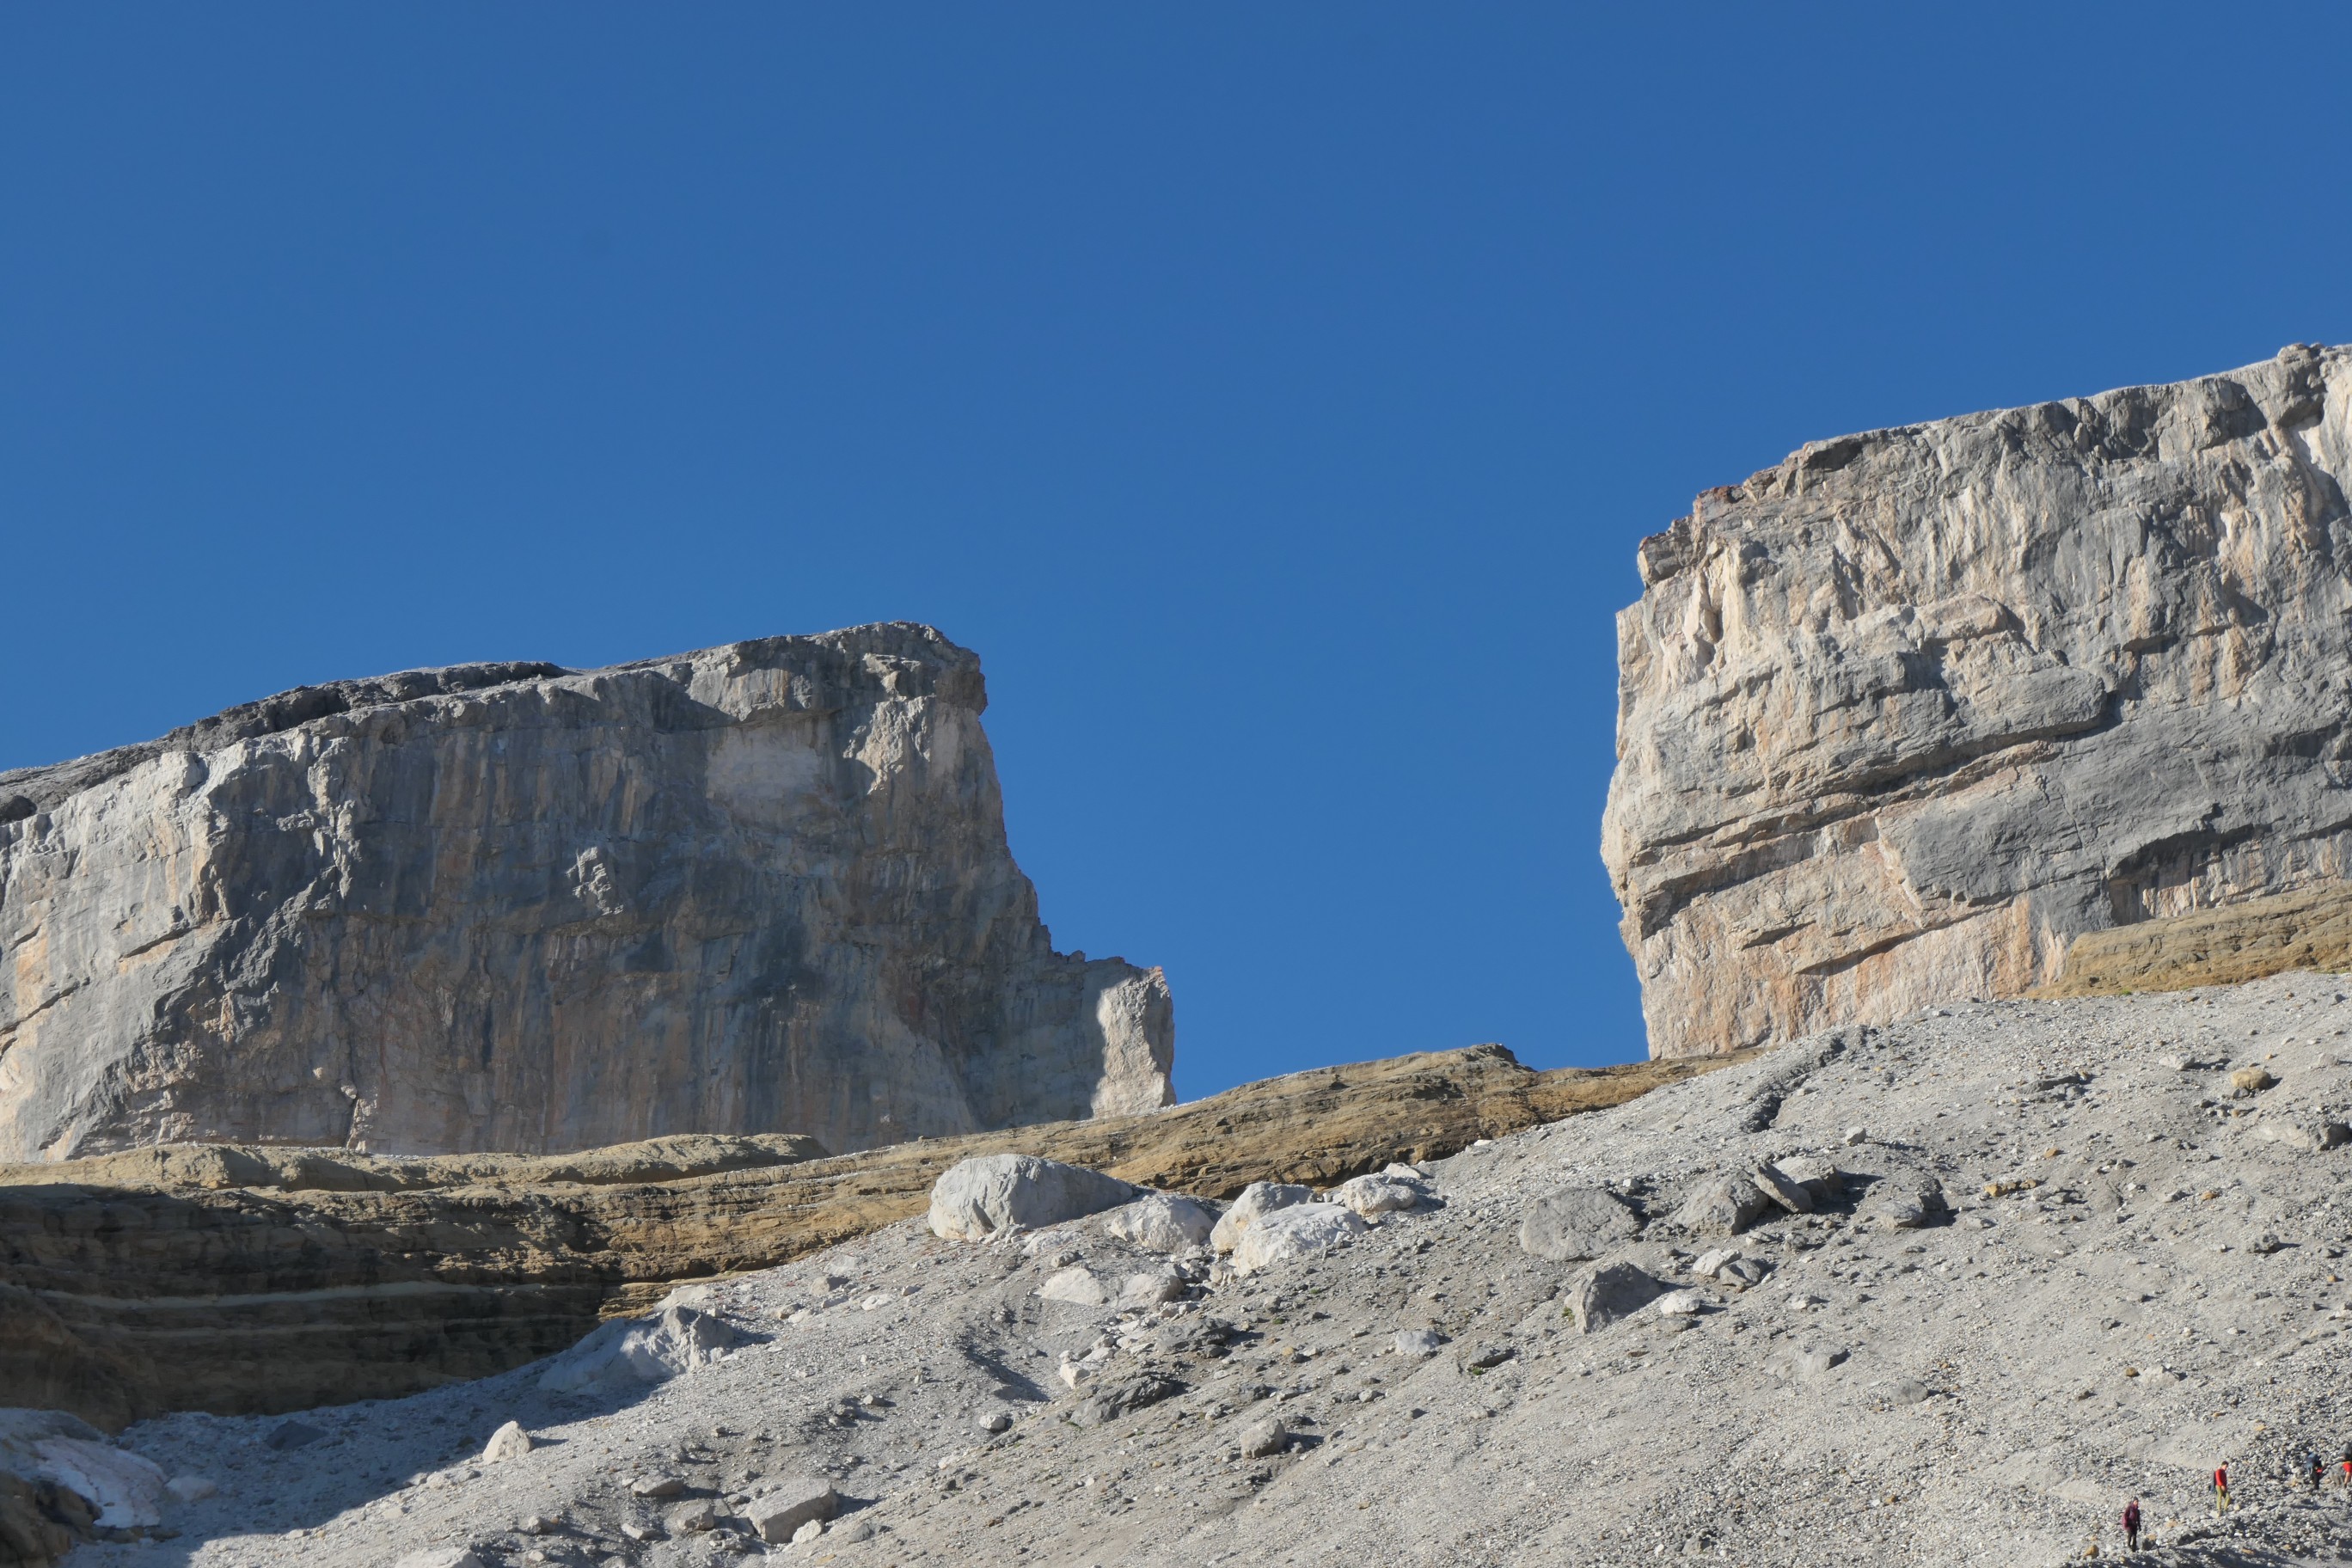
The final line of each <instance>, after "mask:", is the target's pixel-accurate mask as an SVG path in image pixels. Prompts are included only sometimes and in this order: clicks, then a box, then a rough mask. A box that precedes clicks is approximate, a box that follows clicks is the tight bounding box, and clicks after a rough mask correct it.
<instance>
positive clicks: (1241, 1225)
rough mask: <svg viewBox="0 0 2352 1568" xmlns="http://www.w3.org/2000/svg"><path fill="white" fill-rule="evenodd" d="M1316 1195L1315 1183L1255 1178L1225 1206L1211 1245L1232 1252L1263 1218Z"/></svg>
mask: <svg viewBox="0 0 2352 1568" xmlns="http://www.w3.org/2000/svg"><path fill="white" fill-rule="evenodd" d="M1314 1195H1315V1190H1314V1189H1313V1188H1312V1187H1306V1186H1301V1185H1299V1184H1297V1183H1296V1182H1252V1183H1251V1184H1249V1185H1248V1186H1246V1187H1244V1188H1243V1189H1242V1192H1241V1196H1239V1197H1237V1198H1235V1199H1234V1202H1233V1206H1232V1207H1230V1208H1228V1209H1227V1210H1225V1212H1224V1215H1223V1217H1222V1218H1220V1219H1219V1220H1218V1221H1217V1224H1216V1228H1215V1229H1213V1230H1212V1231H1211V1232H1210V1233H1209V1245H1210V1246H1211V1247H1213V1248H1215V1249H1216V1250H1217V1251H1219V1252H1231V1251H1233V1250H1234V1248H1235V1247H1239V1246H1240V1245H1241V1244H1242V1238H1243V1237H1245V1236H1247V1235H1248V1234H1249V1229H1250V1226H1253V1225H1255V1224H1256V1223H1257V1222H1258V1221H1259V1220H1260V1219H1262V1218H1264V1217H1265V1215H1270V1214H1274V1213H1276V1211H1278V1210H1281V1209H1286V1208H1291V1207H1295V1206H1296V1205H1299V1204H1303V1203H1306V1202H1307V1200H1308V1199H1310V1198H1312V1197H1314Z"/></svg>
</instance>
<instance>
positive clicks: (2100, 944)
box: [2035, 882, 2352, 996]
mask: <svg viewBox="0 0 2352 1568" xmlns="http://www.w3.org/2000/svg"><path fill="white" fill-rule="evenodd" d="M2347 969H2352V886H2347V884H2344V883H2341V882H2326V883H2322V884H2320V885H2319V886H2316V887H2311V888H2303V889H2297V890H2296V891H2294V892H2292V893H2280V894H2277V895H2275V896H2273V897H2271V898H2266V899H2249V900H2246V901H2245V902H2244V903H2242V904H2230V905H2226V906H2224V907H2223V908H2221V909H2218V910H2197V911H2196V912H2194V913H2192V914H2185V915H2171V916H2167V917H2162V918H2159V919H2157V920H2152V921H2141V922H2140V923H2139V924H2137V925H2127V926H2116V927H2114V928H2113V929H2111V930H2107V931H2085V932H2084V934H2082V935H2081V936H2078V937H2076V938H2075V939H2074V945H2073V946H2071V947H2069V948H2068V949H2067V950H2066V962H2065V964H2064V966H2063V968H2061V969H2060V971H2059V973H2058V978H2057V979H2055V980H2053V981H2052V982H2051V983H2050V984H2047V985H2044V986H2043V987H2042V989H2041V990H2040V991H2038V992H2037V993H2035V994H2037V995H2042V996H2115V995H2121V994H2126V993H2129V992H2134V991H2183V990H2187V989H2188V988H2189V987H2190V986H2195V985H2235V984H2240V983H2242V982H2244V981H2248V980H2260V979H2262V978H2263V977H2264V976H2266V975H2272V974H2285V973H2292V972H2294V971H2296V970H2326V971H2334V972H2338V973H2340V972H2342V971H2344V970H2347Z"/></svg>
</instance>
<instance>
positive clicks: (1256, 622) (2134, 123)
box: [0, 0, 2352, 1097]
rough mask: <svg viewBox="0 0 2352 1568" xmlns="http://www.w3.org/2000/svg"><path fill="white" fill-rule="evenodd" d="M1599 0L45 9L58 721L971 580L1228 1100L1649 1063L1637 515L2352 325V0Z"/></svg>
mask: <svg viewBox="0 0 2352 1568" xmlns="http://www.w3.org/2000/svg"><path fill="white" fill-rule="evenodd" d="M1602 10H1603V8H1602V7H1597V6H1594V7H1575V6H1569V5H1527V6H1513V5H1476V6H1443V7H1441V6H1432V5H1380V4H1360V3H1355V0H1350V3H1349V4H1347V5H1288V6H1273V7H1269V6H1248V7H1244V6H1199V5H1188V6H1174V5H1040V4H1032V5H1018V6H977V5H953V6H950V5H939V6H929V7H915V6H884V5H835V6H815V5H781V4H767V3H763V4H760V5H719V4H698V5H690V6H674V5H665V6H655V5H629V6H618V5H581V4H568V5H531V4H519V3H509V4H500V5H375V6H361V5H283V4H281V5H257V4H255V5H237V6H223V5H211V6H194V5H149V6H135V5H31V4H19V5H9V6H6V7H5V8H0V580H5V584H6V591H5V595H0V605H5V614H0V767H10V766H21V765H25V764H29V763H43V762H49V761H54V760H56V759H58V758H61V757H65V756H69V755H73V754H76V753H79V752H87V751H92V750H96V749H99V748H100V747H104V746H108V745H111V744H116V743H119V742H127V741H132V740H139V739H144V738H146V737H149V736H152V735H153V734H155V733H157V732H159V731H163V730H164V729H166V728H169V727H170V726H172V725H174V724H177V723H182V722H184V721H189V720H191V719H194V718H197V717H199V716H201V715H203V714H205V713H207V712H210V711H212V710H216V709H218V708H221V707H223V706H226V705H227V704H229V703H232V702H236V701H240V700H247V699H250V698H254V697H257V696H260V695H263V694H265V693H267V692H269V691H272V690H276V689H282V688H285V687H289V686H293V685H297V684H299V683H301V682H304V681H311V680H319V679H330V678H334V677H340V676H354V675H364V674H371V673H375V672H380V671H383V670H388V669H395V668H412V667H416V666H423V665H434V664H446V663H451V662H456V661H459V660H465V659H479V658H548V659H555V660H558V661H561V662H563V663H566V664H572V665H594V664H602V663H608V662H613V661H616V660H621V659H627V658H641V657H646V656H649V655H654V654H659V653H666V652H673V651H677V650H679V649H682V648H688V647H700V646H704V645H708V644H712V643H718V642H723V641H727V640H730V639H732V638H738V637H755V636H763V635H768V634H772V633H779V632H793V631H815V630H822V629H824V628H828V627H832V626H844V625H849V624H854V623H856V622H860V621H867V620H880V619H901V618H903V619H918V620H926V621H930V622H933V623H935V624H937V625H938V626H940V627H941V628H943V629H944V630H945V631H946V632H947V633H948V634H949V635H950V636H951V637H955V638H957V639H958V640H960V641H961V642H963V643H965V644H967V645H969V646H971V647H974V648H977V649H978V650H979V651H980V653H981V655H982V658H983V659H984V660H985V663H986V666H987V669H988V673H989V685H990V690H991V693H992V704H993V705H992V708H991V710H990V716H989V727H990V730H991V732H992V735H993V737H994V741H995V745H996V750H997V757H998V762H999V765H1000V767H1001V769H1002V772H1003V779H1004V785H1005V794H1006V797H1007V800H1008V810H1009V813H1010V827H1011V832H1012V837H1013V850H1014V853H1015V854H1016V855H1017V856H1018V857H1019V858H1020V860H1021V863H1022V864H1023V866H1024V868H1026V869H1027V870H1028V871H1029V872H1030V874H1031V875H1032V876H1033V877H1034V878H1035V879H1036V881H1037V883H1038V886H1039V889H1040V893H1041V895H1042V898H1043V901H1044V907H1045V916H1046V919H1047V921H1049V922H1050V923H1051V925H1052V926H1053V929H1054V933H1055V939H1056V941H1057V942H1059V944H1060V945H1062V946H1063V947H1065V948H1071V947H1076V948H1083V949H1085V950H1087V952H1091V953H1095V954H1097V955H1099V954H1103V953H1110V952H1117V953H1122V954H1124V955H1126V956H1127V957H1129V958H1130V959H1134V960H1137V961H1139V962H1144V963H1161V964H1165V965H1166V966H1167V969H1168V972H1169V974H1170V977H1171V982H1172V984H1173V985H1174V988H1175V994H1176V1002H1177V1020H1178V1081H1179V1085H1180V1087H1181V1089H1182V1090H1183V1092H1184V1093H1185V1094H1186V1095H1187V1096H1188V1097H1190V1096H1193V1095H1197V1094H1201V1093H1205V1092H1208V1091H1210V1090H1213V1089H1219V1088H1223V1087H1224V1086H1226V1085H1229V1084H1231V1083H1234V1082H1236V1081H1239V1080H1242V1079H1249V1078H1255V1077H1260V1076H1263V1075H1265V1074H1268V1073H1272V1072H1276V1071H1282V1070H1286V1069H1290V1068H1300V1067H1306V1066H1309V1065H1313V1064H1317V1063H1322V1062H1328V1061H1336V1060H1349V1059H1359V1058H1368V1057H1374V1056H1382V1055H1388V1054H1391V1053H1394V1052H1399V1051H1405V1050H1415V1049H1425V1048H1434V1047H1451V1046H1457V1045H1464V1044H1468V1043H1472V1042H1475V1041H1481V1040H1501V1041H1504V1042H1506V1043H1507V1044H1508V1045H1510V1046H1511V1047H1514V1048H1515V1049H1516V1050H1517V1051H1518V1053H1519V1054H1520V1056H1521V1058H1523V1059H1526V1060H1528V1061H1531V1062H1534V1063H1538V1064H1541V1065H1546V1066H1550V1065H1558V1064H1563V1063H1594V1062H1602V1061H1612V1060H1623V1059H1627V1058H1633V1057H1636V1056H1638V1055H1640V1054H1641V1053H1642V1049H1643V1044H1642V1037H1641V1029H1640V1019H1639V1013H1638V1010H1637V995H1636V989H1635V986H1634V983H1633V972H1632V968H1631V965H1630V963H1628V961H1627V959H1626V957H1625V954H1624V951H1623V949H1622V945H1621V943H1620V942H1619V940H1618V937H1617V933H1616V930H1615V921H1616V908H1615V905H1614V903H1613V901H1612V898H1611V896H1610V891H1609V887H1608V883H1607V880H1606V878H1605V877H1604V875H1603V873H1602V871H1601V865H1600V861H1599V858H1598V854H1597V850H1596V845H1597V842H1598V823H1599V816H1600V811H1601V798H1602V795H1603V792H1604V791H1605V789H1606V787H1607V784H1608V777H1609V771H1610V768H1611V765H1612V719H1613V712H1614V689H1615V670H1614V659H1613V646H1614V645H1613V635H1612V624H1611V616H1612V614H1613V612H1615V611H1616V610H1617V609H1618V608H1620V607H1621V606H1622V605H1625V604H1627V603H1629V602H1630V601H1631V600H1632V599H1633V597H1634V596H1635V595H1636V593H1637V592H1638V589H1639V582H1638V579H1637V578H1636V577H1635V575H1634V572H1633V546H1634V543H1635V542H1636V541H1637V540H1638V539H1639V538H1640V537H1641V536H1642V535H1643V534H1644V533H1647V532H1651V531H1655V530H1656V529H1658V528H1660V527H1662V526H1664V524H1665V522H1666V521H1668V520H1669V519H1671V518H1673V517H1674V516H1675V515H1676V514H1677V513H1679V512H1680V511H1682V510H1685V508H1686V503H1687V502H1688V500H1689V498H1690V497H1691V496H1692V495H1693V494H1695V493H1696V491H1697V490H1699V489H1703V488H1705V487H1707V486H1710V485H1716V484H1722V483H1727V482H1730V481H1734V480H1737V479H1741V478H1743V477H1744V476H1746V475H1747V474H1748V473H1750V472H1751V471H1753V470H1755V469H1757V468H1761V467H1764V466H1767V465H1769V464H1771V463H1773V462H1776V461H1778V460H1779V459H1780V458H1781V457H1782V456H1783V455H1785V454H1786V453H1787V452H1789V451H1790V450H1791V449H1792V448H1794V447H1797V446H1798V445H1800V444H1801V443H1802V442H1804V441H1806V440H1808V439H1811V438H1814V437H1826V436H1832V435H1836V434H1840V433H1843V432H1845V431H1849V430H1854V429H1863V428H1868V427H1872V426H1885V425H1893V424H1900V423H1904V422H1907V421H1912V420H1917V419H1924V418H1930V417H1934V416H1941V415H1948V414H1958V413H1963V412H1967V411H1969V410H1971V409H1975V408H1979V407H1987V406H1994V405H2006V404H2012V403H2021V402H2031V401H2035V400H2039V399H2042V398H2048V397H2054V396H2063V395H2074V394H2082V393H2089V392H2095V391H2098V390H2101V389H2104V388H2105V387H2109V386H2114V385H2117V384H2128V383H2132V382H2141V381H2160V380H2169V379H2174V378H2177V377H2180V376H2184V375H2189V374H2200V373H2203V372H2208V371H2214V370H2220V369H2223V368H2226V367H2229V366H2232V365H2236V364H2240V363H2246V362H2248V361H2252V360H2255V359H2260V358H2263V357H2265V356H2267V355H2269V354H2271V353H2274V352H2275V351H2276V350H2277V349H2278V347H2279V346H2280V345H2281V344H2282V343H2284V342H2294V341H2304V340H2327V341H2342V340H2345V339H2347V338H2352V289H2347V256H2352V243H2347V242H2352V204H2347V201H2346V199H2345V194H2346V193H2345V172H2344V168H2345V152H2346V149H2347V147H2352V114H2348V113H2347V103H2348V102H2352V95H2348V94H2347V87H2346V85H2345V81H2344V76H2343V72H2342V66H2343V63H2344V61H2345V60H2346V59H2347V55H2352V50H2347V46H2352V8H2347V7H2343V6H2340V5H2329V6H2305V7H2297V6H2293V5H2272V6H2265V7H2262V8H2260V9H2259V10H2256V11H2247V12H2244V13H2242V14H2233V13H2228V12H2217V11H2215V10H2213V9H2212V8H2210V7H2202V6H2200V7H2197V8H2194V9H2192V8H2190V7H2188V6H2177V5H2136V6H2120V5H2118V6H2055V5H2032V6H2027V5H2008V6H1995V5H1977V6H1939V7H1930V6H1909V5H1895V6H1889V5H1851V6H1826V5H1824V6H1771V7H1765V6H1733V5H1685V6H1679V7H1664V6H1617V7H1609V8H1607V10H1608V11H1610V12H1611V13H1613V15H1612V16H1610V17H1609V18H1607V19H1598V18H1600V17H1601V12H1602ZM1580 13H1582V15H1581V16H1580Z"/></svg>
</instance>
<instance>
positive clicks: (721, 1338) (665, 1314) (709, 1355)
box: [539, 1304, 742, 1394]
mask: <svg viewBox="0 0 2352 1568" xmlns="http://www.w3.org/2000/svg"><path fill="white" fill-rule="evenodd" d="M741 1338H742V1336H741V1335H740V1334H739V1333H737V1332H736V1331H735V1330H734V1329H733V1328H731V1327H730V1326H729V1324H728V1323H727V1321H726V1320H725V1319H723V1318H719V1317H715V1316H713V1315H712V1314H710V1313H709V1312H698V1311H697V1310H694V1309H693V1308H691V1307H685V1306H678V1305H676V1304H671V1305H667V1306H665V1307H663V1308H662V1309H661V1310H659V1311H657V1312H655V1313H653V1314H652V1315H650V1316H648V1317H644V1318H624V1319H621V1320H619V1321H614V1322H610V1323H606V1324H605V1325H604V1327H602V1328H600V1329H598V1330H597V1331H595V1332H594V1333H593V1334H590V1335H589V1336H588V1337H587V1338H586V1339H584V1340H582V1341H581V1342H579V1343H578V1344H576V1345H574V1346H572V1348H571V1349H570V1350H568V1351H566V1352H563V1353H562V1355H560V1356H558V1357H556V1358H555V1360H554V1362H553V1363H551V1365H550V1366H549V1367H548V1370H547V1371H546V1372H544V1373H541V1375H540V1379H539V1386H540V1387H541V1388H543V1389H547V1390H549V1391H550V1392H551V1393H557V1394H569V1393H573V1392H575V1391H577V1390H580V1389H583V1388H592V1387H597V1386H604V1387H609V1388H615V1389H630V1388H634V1387H635V1386H637V1385H639V1384H648V1383H666V1382H667V1381H668V1380H669V1379H671V1378H673V1377H676V1376H677V1375H679V1374H680V1373H688V1372H692V1371H694V1370H695V1369H696V1368H698V1367H704V1366H709V1365H710V1364H711V1363H714V1362H716V1361H718V1360H719V1357H720V1356H722V1355H723V1354H725V1353H726V1352H727V1351H728V1350H729V1349H730V1348H731V1347H733V1346H734V1345H735V1344H737V1343H738V1342H740V1340H741Z"/></svg>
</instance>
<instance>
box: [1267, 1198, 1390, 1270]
mask: <svg viewBox="0 0 2352 1568" xmlns="http://www.w3.org/2000/svg"><path fill="white" fill-rule="evenodd" d="M1368 1229H1370V1226H1367V1225H1365V1224H1364V1222H1363V1221H1362V1220H1361V1219H1360V1218H1358V1217H1357V1216H1356V1214H1355V1212H1354V1211H1353V1210H1351V1209H1347V1208H1343V1207H1341V1206H1340V1205H1338V1204H1300V1205H1297V1206H1296V1207H1292V1208H1286V1209H1281V1210H1277V1211H1276V1213H1274V1214H1270V1215H1266V1216H1265V1218H1263V1219H1260V1220H1259V1221H1258V1222H1257V1223H1256V1224H1255V1225H1253V1226H1250V1227H1249V1229H1248V1230H1247V1231H1246V1232H1244V1234H1243V1237H1242V1240H1241V1245H1240V1246H1239V1247H1234V1272H1235V1273H1237V1274H1255V1273H1256V1272H1257V1271H1258V1270H1259V1269H1261V1268H1272V1267H1273V1266H1274V1265H1276V1264H1277V1263H1287V1262H1288V1261H1290V1260H1291V1259H1292V1258H1306V1257H1309V1256H1311V1255H1313V1254H1315V1253H1318V1252H1328V1251H1329V1250H1331V1248H1333V1247H1338V1246H1339V1245H1341V1244H1342V1243H1344V1242H1345V1241H1347V1240H1348V1239H1349V1237H1357V1236H1361V1235H1362V1234H1363V1233H1364V1232H1365V1231H1366V1230H1368Z"/></svg>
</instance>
